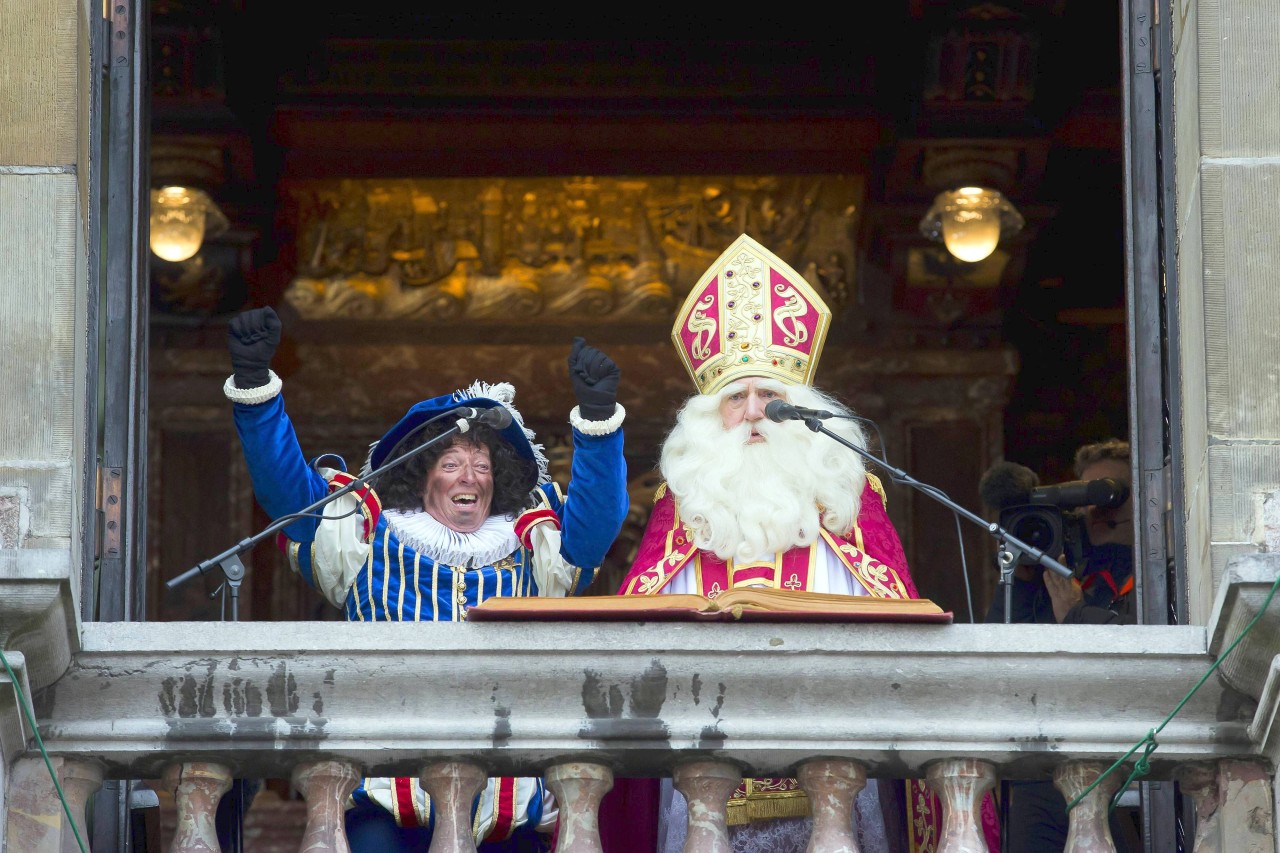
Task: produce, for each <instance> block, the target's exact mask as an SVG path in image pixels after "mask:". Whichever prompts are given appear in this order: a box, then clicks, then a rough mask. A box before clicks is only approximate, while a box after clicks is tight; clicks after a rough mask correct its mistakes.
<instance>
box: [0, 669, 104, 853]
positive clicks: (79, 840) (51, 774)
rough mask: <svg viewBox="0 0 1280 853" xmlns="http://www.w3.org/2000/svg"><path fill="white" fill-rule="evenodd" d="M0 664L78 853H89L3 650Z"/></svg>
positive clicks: (20, 687)
mask: <svg viewBox="0 0 1280 853" xmlns="http://www.w3.org/2000/svg"><path fill="white" fill-rule="evenodd" d="M0 663H3V664H4V671H5V672H7V673H9V678H10V680H12V682H13V691H14V692H15V693H16V694H18V705H19V706H20V707H21V708H22V713H23V714H24V715H25V716H26V718H27V722H28V723H29V724H30V725H31V731H32V733H33V734H34V735H35V736H36V746H38V747H40V755H41V756H42V757H43V758H44V766H45V767H46V768H47V769H48V770H49V778H50V779H52V780H53V787H55V788H57V789H58V799H59V800H61V801H62V811H63V813H64V814H66V816H67V823H68V824H70V826H71V831H72V832H73V833H74V834H75V836H76V843H77V844H79V845H80V853H89V849H88V848H87V847H85V846H84V839H83V838H81V837H80V829H79V828H78V827H77V826H76V819H75V818H73V817H72V816H71V807H70V806H69V805H67V795H66V794H65V793H63V791H62V783H60V782H59V781H58V774H57V773H54V772H53V762H51V761H50V760H49V753H48V752H46V751H45V748H44V741H43V740H42V739H41V738H40V729H38V728H36V718H35V715H34V714H33V713H32V712H31V708H30V706H29V705H28V704H27V697H26V694H25V693H23V692H22V685H21V684H19V683H18V676H16V675H14V674H13V667H11V666H9V659H8V658H7V657H5V655H4V649H0Z"/></svg>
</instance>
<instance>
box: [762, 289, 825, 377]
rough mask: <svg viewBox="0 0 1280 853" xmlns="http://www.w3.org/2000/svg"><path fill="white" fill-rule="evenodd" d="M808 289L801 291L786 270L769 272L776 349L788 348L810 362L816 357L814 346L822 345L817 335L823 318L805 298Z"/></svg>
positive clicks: (770, 315)
mask: <svg viewBox="0 0 1280 853" xmlns="http://www.w3.org/2000/svg"><path fill="white" fill-rule="evenodd" d="M805 289H807V288H805ZM805 289H801V288H800V287H797V286H796V285H795V283H794V282H792V281H791V280H789V279H788V278H787V276H786V275H785V274H784V273H783V272H782V270H779V269H776V268H771V269H770V270H769V302H770V305H769V308H770V310H769V319H770V325H771V329H770V338H771V343H772V345H773V346H774V347H775V348H777V347H786V348H787V349H788V350H792V351H794V353H795V354H796V355H799V356H802V357H804V358H806V359H808V358H812V357H813V355H814V345H815V344H816V343H819V336H818V334H817V332H818V326H819V323H820V322H821V319H822V315H821V314H820V313H819V311H818V309H817V307H816V306H815V305H814V304H813V303H812V302H811V301H809V299H807V298H806V297H805V293H804V290H805Z"/></svg>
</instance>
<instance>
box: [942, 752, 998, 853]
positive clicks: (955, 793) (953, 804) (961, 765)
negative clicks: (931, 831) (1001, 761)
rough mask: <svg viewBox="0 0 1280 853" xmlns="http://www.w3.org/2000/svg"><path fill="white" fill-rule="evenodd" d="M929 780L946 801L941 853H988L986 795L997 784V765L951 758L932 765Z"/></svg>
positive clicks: (943, 808) (943, 803)
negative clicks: (984, 832) (984, 813)
mask: <svg viewBox="0 0 1280 853" xmlns="http://www.w3.org/2000/svg"><path fill="white" fill-rule="evenodd" d="M925 782H926V783H927V784H928V786H929V788H930V789H932V790H933V792H934V793H935V794H937V795H938V799H939V800H941V801H942V837H941V838H940V839H939V843H938V853H987V840H986V838H984V837H983V835H982V796H983V795H984V794H985V793H986V792H987V791H990V790H991V789H992V788H994V787H995V784H996V770H995V766H994V765H992V764H991V763H990V762H988V761H979V760H978V759H976V758H947V759H944V760H942V761H937V762H934V763H933V764H930V765H929V768H928V770H927V771H926V775H925Z"/></svg>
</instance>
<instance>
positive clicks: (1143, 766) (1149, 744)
mask: <svg viewBox="0 0 1280 853" xmlns="http://www.w3.org/2000/svg"><path fill="white" fill-rule="evenodd" d="M1278 588H1280V576H1277V577H1276V579H1275V582H1274V583H1272V584H1271V591H1270V592H1268V593H1267V599H1266V601H1264V602H1262V606H1261V607H1259V608H1258V612H1257V614H1256V615H1255V616H1254V617H1253V618H1252V619H1251V620H1249V624H1248V625H1246V626H1245V627H1244V630H1243V631H1241V632H1240V636H1238V637H1236V638H1235V640H1234V641H1232V643H1231V645H1229V646H1227V650H1226V651H1225V652H1223V653H1222V654H1220V655H1218V659H1217V660H1215V661H1214V662H1213V666H1211V667H1209V669H1208V670H1207V671H1206V672H1205V674H1204V675H1203V676H1201V678H1200V680H1199V681H1197V682H1196V686H1195V687H1192V688H1191V690H1190V691H1189V692H1188V693H1187V695H1186V696H1183V697H1182V701H1181V702H1179V703H1178V705H1177V707H1175V708H1174V709H1173V710H1172V711H1170V712H1169V716H1167V717H1165V718H1164V722H1162V723H1161V724H1160V725H1158V726H1156V727H1155V728H1154V729H1152V730H1151V731H1149V732H1147V736H1146V737H1144V738H1143V739H1142V740H1140V741H1138V742H1137V743H1135V744H1134V745H1133V747H1132V748H1131V749H1130V750H1129V751H1128V752H1126V753H1125V754H1124V755H1122V756H1120V757H1119V758H1118V759H1116V761H1115V763H1114V764H1112V765H1111V766H1110V767H1108V768H1107V769H1106V770H1105V771H1104V772H1103V773H1102V775H1101V776H1099V777H1098V778H1097V779H1095V780H1094V782H1093V784H1092V785H1090V786H1089V787H1087V788H1085V789H1084V790H1083V791H1081V792H1080V794H1079V796H1077V797H1076V798H1075V799H1074V800H1072V801H1071V802H1070V803H1068V804H1067V811H1071V810H1072V809H1074V808H1075V807H1076V805H1077V804H1078V803H1079V802H1080V801H1081V800H1083V799H1084V798H1085V797H1086V796H1087V795H1088V794H1089V792H1090V791H1092V790H1093V789H1094V788H1096V787H1098V785H1099V784H1101V783H1102V780H1103V779H1105V778H1107V777H1108V776H1110V775H1111V773H1112V772H1113V771H1114V770H1115V769H1116V768H1117V767H1119V766H1120V765H1121V764H1124V762H1125V759H1127V758H1128V757H1129V756H1131V755H1133V754H1134V753H1135V752H1137V751H1138V749H1139V748H1140V747H1142V746H1143V745H1144V744H1145V745H1146V747H1145V749H1143V751H1142V757H1141V758H1139V759H1138V760H1137V761H1135V762H1134V765H1133V771H1132V772H1131V773H1130V774H1129V778H1128V779H1126V780H1125V781H1124V784H1123V785H1121V786H1120V788H1119V789H1118V790H1117V791H1116V795H1115V797H1114V798H1112V800H1111V811H1115V809H1116V806H1117V805H1118V804H1119V803H1120V796H1121V795H1122V794H1123V793H1124V792H1125V790H1126V789H1127V788H1128V787H1129V785H1130V784H1131V783H1133V781H1134V780H1136V779H1140V778H1141V777H1143V776H1146V775H1147V774H1148V773H1150V772H1151V763H1150V762H1149V761H1148V759H1149V758H1150V757H1151V753H1153V752H1155V751H1156V748H1157V747H1158V746H1159V744H1158V743H1156V735H1157V734H1159V733H1160V730H1161V729H1163V728H1164V727H1165V726H1167V725H1168V724H1169V721H1170V720H1172V719H1173V718H1174V716H1175V715H1176V714H1177V713H1178V712H1179V711H1181V710H1182V707H1183V706H1184V705H1186V704H1187V702H1189V701H1190V700H1191V697H1192V696H1194V695H1195V692H1196V691H1197V690H1199V689H1200V688H1201V686H1203V685H1204V683H1205V681H1207V680H1208V678H1209V676H1210V675H1212V674H1213V671H1214V670H1215V669H1217V668H1218V667H1219V665H1221V664H1222V662H1223V661H1224V660H1226V659H1227V655H1229V654H1231V653H1232V652H1233V651H1235V648H1236V646H1238V645H1240V641H1241V640H1243V639H1244V638H1245V637H1246V636H1247V635H1248V633H1249V632H1250V631H1252V630H1253V626H1254V625H1257V624H1258V620H1259V619H1261V618H1262V616H1263V614H1265V613H1266V612H1267V606H1268V605H1270V604H1271V599H1272V598H1273V597H1275V594H1276V589H1278Z"/></svg>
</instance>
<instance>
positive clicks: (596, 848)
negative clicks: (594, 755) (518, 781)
mask: <svg viewBox="0 0 1280 853" xmlns="http://www.w3.org/2000/svg"><path fill="white" fill-rule="evenodd" d="M545 778H546V781H547V787H548V788H550V789H551V793H553V794H555V797H556V804H557V805H558V806H559V809H560V827H559V830H558V831H557V835H558V837H557V840H556V853H602V850H603V848H602V847H601V844H600V801H601V800H602V799H604V795H605V794H607V793H609V789H610V788H612V787H613V771H612V770H610V769H609V768H608V767H605V766H604V765H602V764H591V763H588V762H583V761H570V762H566V763H564V764H557V765H555V766H554V767H551V768H550V769H548V770H547V773H546V777H545Z"/></svg>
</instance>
